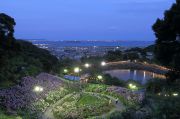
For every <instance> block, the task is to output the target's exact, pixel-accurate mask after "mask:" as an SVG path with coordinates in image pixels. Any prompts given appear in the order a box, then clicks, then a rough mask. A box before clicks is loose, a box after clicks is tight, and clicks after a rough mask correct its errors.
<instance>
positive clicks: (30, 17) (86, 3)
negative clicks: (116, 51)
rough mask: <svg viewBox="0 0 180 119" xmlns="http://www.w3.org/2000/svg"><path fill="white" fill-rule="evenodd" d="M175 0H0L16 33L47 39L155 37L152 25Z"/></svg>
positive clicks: (2, 10)
mask: <svg viewBox="0 0 180 119" xmlns="http://www.w3.org/2000/svg"><path fill="white" fill-rule="evenodd" d="M174 2H175V0H0V12H3V13H6V14H8V15H10V16H12V17H13V18H15V20H16V23H17V25H16V27H15V31H16V32H15V36H16V38H23V39H47V40H155V37H154V34H153V31H152V29H151V26H152V24H153V23H154V22H155V21H156V19H157V18H158V17H160V18H162V17H163V13H164V10H167V9H169V8H170V6H171V5H172V3H174Z"/></svg>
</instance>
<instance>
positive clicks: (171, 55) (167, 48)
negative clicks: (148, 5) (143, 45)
mask: <svg viewBox="0 0 180 119" xmlns="http://www.w3.org/2000/svg"><path fill="white" fill-rule="evenodd" d="M153 30H154V32H155V35H156V38H157V40H156V44H155V52H154V53H155V55H156V58H157V59H158V60H159V61H160V62H161V63H162V64H164V65H167V66H171V67H172V68H174V69H176V70H180V65H179V58H180V41H178V39H177V38H178V35H179V34H180V1H179V0H176V3H175V4H173V5H172V7H171V8H170V9H169V10H166V11H165V13H164V18H163V19H157V21H156V23H155V24H154V25H153Z"/></svg>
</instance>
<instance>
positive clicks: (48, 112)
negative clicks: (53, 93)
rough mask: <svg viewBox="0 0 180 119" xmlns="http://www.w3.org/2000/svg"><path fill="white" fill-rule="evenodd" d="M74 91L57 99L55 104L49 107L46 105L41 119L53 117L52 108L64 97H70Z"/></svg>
mask: <svg viewBox="0 0 180 119" xmlns="http://www.w3.org/2000/svg"><path fill="white" fill-rule="evenodd" d="M73 94H74V93H70V94H68V95H66V96H64V97H63V98H62V99H60V100H59V101H57V102H56V103H55V104H53V105H51V106H50V107H48V108H47V109H46V111H45V112H44V113H43V115H42V117H41V119H55V117H54V115H53V109H54V108H55V107H56V106H57V105H59V104H61V103H62V102H63V101H64V100H65V99H67V98H69V97H71V96H72V95H73Z"/></svg>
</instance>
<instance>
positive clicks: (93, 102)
mask: <svg viewBox="0 0 180 119" xmlns="http://www.w3.org/2000/svg"><path fill="white" fill-rule="evenodd" d="M111 108H112V105H111V104H109V100H108V99H106V98H104V97H101V96H95V95H92V94H87V93H75V94H74V95H73V96H72V97H69V98H67V99H66V100H64V101H63V102H62V103H61V104H59V105H58V106H56V107H55V108H54V110H53V112H54V115H55V116H56V117H57V118H60V119H61V118H63V119H69V118H78V119H83V118H88V117H93V116H97V115H101V114H103V113H106V112H109V111H110V110H111Z"/></svg>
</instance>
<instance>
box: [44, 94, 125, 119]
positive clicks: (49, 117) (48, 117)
mask: <svg viewBox="0 0 180 119" xmlns="http://www.w3.org/2000/svg"><path fill="white" fill-rule="evenodd" d="M84 93H88V94H92V95H94V96H98V95H99V96H105V97H107V98H109V99H110V100H111V101H112V104H113V105H114V106H115V108H114V109H112V110H111V111H110V112H109V113H106V114H103V115H101V116H97V117H101V118H106V117H107V115H108V114H110V113H112V112H114V111H116V110H118V111H122V110H124V109H125V107H124V105H123V104H122V103H121V102H120V101H119V100H118V103H116V98H114V97H112V96H109V95H105V94H100V93H94V92H84ZM73 94H74V93H70V94H68V95H66V96H65V97H63V98H62V99H60V100H59V101H57V102H56V103H55V104H53V105H51V106H50V107H48V108H47V109H46V111H45V112H44V113H43V115H42V116H41V119H55V117H54V115H53V109H54V108H55V107H56V106H57V105H59V104H61V103H62V102H63V101H64V100H65V99H67V98H69V97H71V96H72V95H73Z"/></svg>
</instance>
